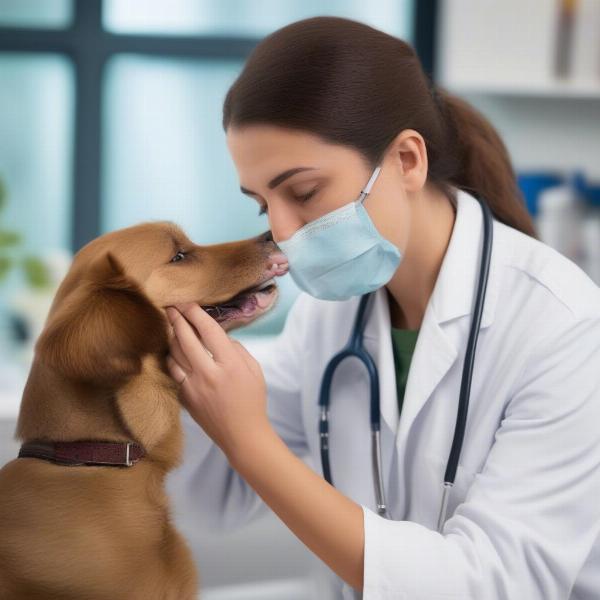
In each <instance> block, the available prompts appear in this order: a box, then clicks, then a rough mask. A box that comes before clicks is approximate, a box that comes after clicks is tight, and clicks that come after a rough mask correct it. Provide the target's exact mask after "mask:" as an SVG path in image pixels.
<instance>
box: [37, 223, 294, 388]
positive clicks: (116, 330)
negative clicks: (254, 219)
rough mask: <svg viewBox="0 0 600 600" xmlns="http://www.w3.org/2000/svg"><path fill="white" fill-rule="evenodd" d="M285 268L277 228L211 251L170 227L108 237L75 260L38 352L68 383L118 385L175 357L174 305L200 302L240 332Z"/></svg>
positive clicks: (273, 293) (266, 304)
mask: <svg viewBox="0 0 600 600" xmlns="http://www.w3.org/2000/svg"><path fill="white" fill-rule="evenodd" d="M281 264H283V267H280V266H279V265H281ZM285 270H286V265H285V257H284V256H283V255H282V254H281V253H280V252H277V250H276V246H275V244H274V242H273V241H272V238H271V236H270V232H266V233H265V234H262V235H260V236H257V237H255V238H251V239H248V240H242V241H238V242H231V243H224V244H215V245H206V246H201V245H197V244H194V243H193V242H191V241H190V240H189V238H188V237H187V236H186V235H185V234H184V233H183V231H182V230H181V229H180V228H179V227H178V226H177V225H175V224H174V223H172V222H169V221H155V222H146V223H142V224H140V225H136V226H132V227H128V228H125V229H120V230H117V231H114V232H111V233H108V234H105V235H103V236H100V237H98V238H96V239H95V240H93V241H92V242H90V243H89V244H87V245H86V246H84V247H83V248H82V249H81V250H80V251H79V252H78V253H77V254H76V255H75V257H74V260H73V263H72V265H71V268H70V270H69V272H68V273H67V276H66V277H65V279H64V281H63V282H62V284H61V286H60V287H59V289H58V291H57V293H56V295H55V298H54V301H53V303H52V306H51V308H50V311H49V313H48V317H47V319H46V323H45V327H44V329H43V331H42V333H41V335H40V337H39V338H38V340H37V342H36V348H35V351H36V356H39V358H40V360H42V361H43V362H44V363H45V364H47V365H49V366H51V367H52V368H54V369H56V370H58V371H59V372H61V373H63V374H64V375H66V376H67V377H69V378H71V379H74V380H80V381H88V382H93V383H98V384H104V385H108V386H110V385H115V384H118V383H119V382H120V381H122V380H123V379H126V378H128V377H130V376H131V375H134V374H136V373H139V371H140V369H141V359H142V357H143V356H144V355H146V354H149V353H157V354H159V355H165V354H166V352H167V351H168V340H169V335H170V333H171V329H170V327H171V326H170V325H169V323H168V320H167V318H166V313H165V309H166V307H167V306H171V305H174V304H175V303H180V302H181V303H185V302H196V303H198V304H200V305H201V306H203V307H205V309H206V310H207V312H209V314H211V315H212V316H213V318H215V319H216V320H217V321H218V322H219V323H220V324H221V326H222V327H223V328H224V329H226V330H229V329H233V328H234V327H240V326H242V325H246V324H247V323H249V322H251V321H253V320H254V319H256V318H257V317H259V316H261V315H262V314H264V313H266V312H267V311H268V310H270V309H271V308H272V307H273V305H274V303H275V300H276V298H277V295H278V292H277V287H276V285H275V282H274V279H273V278H274V276H276V275H281V274H283V273H284V272H285Z"/></svg>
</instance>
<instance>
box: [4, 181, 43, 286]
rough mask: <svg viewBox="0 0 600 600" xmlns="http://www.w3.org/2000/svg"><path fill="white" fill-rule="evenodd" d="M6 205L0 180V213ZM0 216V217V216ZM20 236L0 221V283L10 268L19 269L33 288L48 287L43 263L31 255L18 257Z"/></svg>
mask: <svg viewBox="0 0 600 600" xmlns="http://www.w3.org/2000/svg"><path fill="white" fill-rule="evenodd" d="M7 204H8V192H7V190H6V186H5V185H4V183H3V181H2V179H0V213H2V212H3V210H4V209H5V208H6V205H7ZM0 216H1V215H0ZM22 241H23V240H22V236H21V234H20V233H18V232H17V231H11V230H10V229H7V228H5V227H4V225H3V223H2V222H1V220H0V283H2V281H3V280H5V279H6V277H7V275H8V273H9V271H10V270H11V269H12V268H15V267H20V268H21V269H22V270H23V274H24V276H25V279H26V281H27V283H28V284H29V285H30V286H31V287H33V288H38V289H41V288H45V287H48V286H49V285H50V274H49V272H48V268H47V267H46V265H45V264H44V262H43V261H42V260H41V259H40V258H38V257H36V256H33V255H31V254H27V255H24V256H22V255H20V250H21V248H20V246H21V244H22Z"/></svg>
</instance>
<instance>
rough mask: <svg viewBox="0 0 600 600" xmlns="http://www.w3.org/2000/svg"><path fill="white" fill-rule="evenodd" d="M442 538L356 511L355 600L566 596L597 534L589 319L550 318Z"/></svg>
mask: <svg viewBox="0 0 600 600" xmlns="http://www.w3.org/2000/svg"><path fill="white" fill-rule="evenodd" d="M548 328H549V329H551V330H552V331H551V333H550V334H548V335H546V333H544V334H542V336H541V337H542V339H539V340H538V341H534V342H533V344H534V346H533V348H532V351H531V353H530V356H529V360H526V361H525V363H524V365H523V369H522V371H521V374H520V375H519V376H518V378H517V379H516V380H515V384H514V388H513V392H512V393H511V395H510V397H509V399H508V403H507V405H506V408H505V412H504V415H503V419H502V421H501V424H500V427H499V429H498V430H497V432H496V435H495V439H494V443H493V446H492V448H491V451H490V453H489V455H488V458H487V460H486V463H485V465H484V467H483V469H482V471H481V472H480V473H477V474H476V475H475V478H474V480H473V483H472V485H471V487H470V488H469V490H468V493H467V496H466V498H465V501H464V502H463V503H461V504H460V505H459V506H458V507H457V508H456V511H455V512H454V515H453V516H451V517H450V518H449V519H448V520H447V521H446V524H445V527H444V529H443V533H442V534H440V533H438V532H437V531H436V530H432V529H429V528H427V527H425V526H423V525H420V524H417V523H414V522H410V521H388V520H386V519H384V518H383V517H380V516H379V515H378V514H376V513H375V512H373V511H372V510H370V509H369V508H367V507H366V506H364V505H363V506H362V508H363V516H364V527H365V557H364V590H363V600H387V599H390V600H391V599H392V598H394V599H395V600H396V599H400V598H405V599H410V600H434V599H441V598H443V599H444V600H450V599H457V600H458V599H460V600H465V599H473V600H481V599H482V598H485V600H509V599H511V600H512V599H515V598H527V600H550V599H552V600H563V599H564V600H566V599H567V598H569V595H570V590H571V587H572V586H573V584H574V581H575V580H576V577H577V575H578V573H579V571H580V569H581V567H582V565H583V564H584V562H585V559H586V557H587V555H588V554H589V553H590V551H591V549H592V547H593V544H594V541H595V540H596V538H597V537H598V534H599V533H600V501H599V498H600V434H599V429H598V423H600V316H593V317H592V316H588V317H586V318H583V319H579V320H577V321H576V320H575V319H574V318H573V319H572V320H571V321H570V323H568V324H563V325H557V324H556V323H549V324H548Z"/></svg>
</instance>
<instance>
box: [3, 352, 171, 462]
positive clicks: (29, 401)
mask: <svg viewBox="0 0 600 600" xmlns="http://www.w3.org/2000/svg"><path fill="white" fill-rule="evenodd" d="M177 393H178V385H177V384H176V383H175V382H174V381H173V379H172V378H171V377H170V376H169V375H168V374H167V373H166V372H165V368H164V363H163V361H161V360H160V359H159V358H158V357H156V356H154V355H147V356H145V357H144V358H143V359H142V370H141V372H140V373H139V374H138V375H135V376H133V377H131V378H130V379H129V380H128V381H127V382H125V383H124V384H123V385H121V386H119V387H118V388H117V389H114V390H107V389H100V388H96V387H94V386H90V385H87V384H85V383H82V382H73V381H69V380H67V379H65V378H64V377H63V376H62V375H61V374H60V373H56V372H53V371H52V370H51V369H49V368H48V367H46V366H45V365H43V364H42V363H40V362H38V361H34V363H33V365H32V368H31V371H30V373H29V378H28V380H27V384H26V386H25V390H24V392H23V398H22V401H21V409H20V412H19V418H18V422H17V429H16V433H15V438H16V439H18V440H20V441H21V442H30V441H39V440H46V441H53V442H68V441H77V440H103V441H116V442H128V441H132V442H137V443H138V444H140V445H141V446H142V447H143V448H144V450H145V453H146V455H145V457H144V459H143V460H151V461H155V462H156V463H157V464H158V465H160V466H161V468H162V469H163V470H165V471H166V470H169V469H171V468H173V467H174V466H176V465H177V464H179V462H180V460H181V454H182V447H183V440H182V431H181V422H180V410H181V407H180V404H179V402H178V399H177Z"/></svg>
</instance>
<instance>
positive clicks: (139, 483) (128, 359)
mask: <svg viewBox="0 0 600 600" xmlns="http://www.w3.org/2000/svg"><path fill="white" fill-rule="evenodd" d="M179 250H184V251H185V252H186V255H185V257H184V258H183V260H179V261H177V262H170V260H171V258H172V257H173V256H174V255H175V254H176V253H177V251H179ZM273 250H274V244H273V242H272V240H271V238H270V235H269V234H268V232H267V234H263V235H261V236H258V237H256V238H252V239H249V240H244V241H240V242H232V243H226V244H218V245H210V246H209V245H207V246H199V245H195V244H193V243H192V242H191V241H190V240H189V239H188V238H187V236H186V235H185V234H184V233H183V231H182V230H181V229H180V228H179V227H177V226H176V225H175V224H174V223H172V222H169V221H155V222H145V223H142V224H140V225H136V226H133V227H128V228H126V229H121V230H118V231H114V232H111V233H108V234H106V235H103V236H100V237H98V238H96V239H95V240H93V241H92V242H90V243H89V244H87V245H86V246H84V247H83V248H82V249H81V250H80V251H79V252H78V253H77V254H76V255H75V257H74V260H73V263H72V265H71V268H70V270H69V272H68V274H67V276H66V277H65V279H64V280H63V282H62V283H61V285H60V287H59V289H58V290H57V292H56V295H55V298H54V301H53V303H52V306H51V308H50V311H49V313H48V316H47V319H46V322H45V326H44V329H43V331H42V333H41V335H40V337H39V338H38V340H37V342H36V346H35V355H34V361H33V364H32V366H31V370H30V373H29V377H28V380H27V383H26V386H25V390H24V393H23V398H22V402H21V409H20V413H19V418H18V423H17V429H16V433H15V439H17V440H19V441H21V442H28V441H33V440H44V441H72V440H108V441H136V442H138V443H140V444H141V445H142V446H143V447H144V448H145V450H146V453H147V454H146V456H145V457H144V458H143V459H141V460H140V461H139V462H137V463H136V464H135V465H133V466H131V467H115V466H90V465H84V466H65V465H59V464H55V463H53V462H50V461H47V460H41V459H38V458H16V459H14V460H12V461H11V462H9V463H7V464H6V465H5V466H4V467H3V468H2V469H0V599H2V600H17V599H18V600H37V599H45V600H48V599H52V600H119V599H123V600H125V599H127V600H151V599H161V600H163V599H164V600H167V599H172V600H191V599H192V598H196V597H197V593H198V588H199V584H200V580H199V576H198V574H197V573H196V568H195V564H194V561H193V558H192V554H191V551H190V550H189V548H188V546H187V544H186V542H185V540H184V539H183V538H182V537H181V535H180V534H179V533H178V532H177V531H176V529H175V528H174V527H173V525H172V523H171V521H170V515H169V506H168V498H167V495H166V493H165V490H164V486H163V483H164V478H165V475H166V473H167V472H168V471H169V470H170V469H172V468H174V467H175V466H177V465H179V464H180V462H181V458H182V450H183V439H182V430H181V423H180V408H181V405H180V403H179V401H178V389H179V385H178V384H177V383H176V382H175V381H174V380H173V378H172V377H171V376H170V375H169V372H168V369H167V366H166V360H165V359H166V355H167V353H168V344H169V339H170V336H171V335H173V331H172V327H171V326H170V325H169V323H168V320H167V319H166V314H165V308H166V307H167V306H171V305H173V304H175V303H178V302H197V303H199V304H201V305H209V304H218V303H222V302H224V301H226V300H227V299H229V298H231V297H232V296H235V295H236V294H237V293H238V292H240V291H242V290H245V289H246V288H249V287H251V286H253V285H255V284H256V283H258V282H259V281H262V279H264V277H263V276H264V274H265V271H266V270H267V268H268V256H269V254H270V253H271V252H272V251H273ZM261 278H262V279H261ZM268 308H270V307H268ZM268 308H267V309H265V310H264V311H263V312H265V311H266V310H268ZM240 324H242V325H243V324H245V323H230V324H227V325H225V324H223V325H222V326H223V328H224V329H231V328H233V327H235V326H240Z"/></svg>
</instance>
